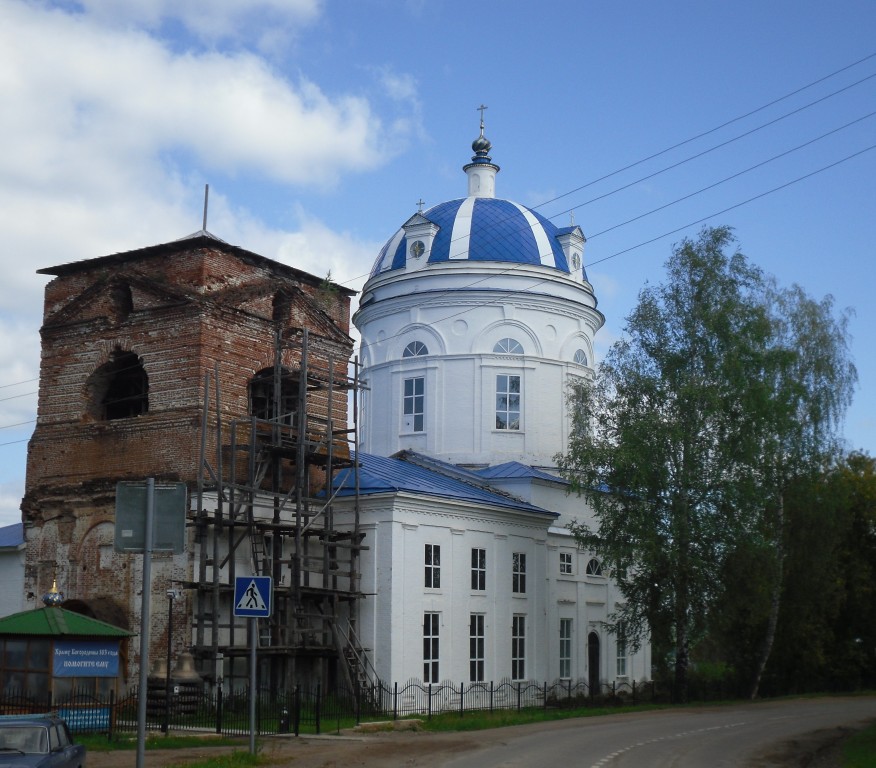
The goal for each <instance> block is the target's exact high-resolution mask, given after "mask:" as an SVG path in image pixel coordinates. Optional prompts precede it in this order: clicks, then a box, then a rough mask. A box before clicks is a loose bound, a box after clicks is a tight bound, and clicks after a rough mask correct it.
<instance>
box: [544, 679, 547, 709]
mask: <svg viewBox="0 0 876 768" xmlns="http://www.w3.org/2000/svg"><path fill="white" fill-rule="evenodd" d="M544 708H545V709H547V680H545V681H544Z"/></svg>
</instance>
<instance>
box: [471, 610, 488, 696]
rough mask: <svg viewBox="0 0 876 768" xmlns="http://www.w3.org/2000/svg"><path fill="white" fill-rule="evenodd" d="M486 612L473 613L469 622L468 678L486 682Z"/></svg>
mask: <svg viewBox="0 0 876 768" xmlns="http://www.w3.org/2000/svg"><path fill="white" fill-rule="evenodd" d="M484 648H485V643H484V614H482V613H473V614H471V615H470V616H469V623H468V658H469V661H468V679H469V682H472V683H482V682H484Z"/></svg>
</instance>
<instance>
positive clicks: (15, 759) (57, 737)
mask: <svg viewBox="0 0 876 768" xmlns="http://www.w3.org/2000/svg"><path fill="white" fill-rule="evenodd" d="M84 766H85V747H83V746H82V745H80V744H74V743H73V739H72V738H71V737H70V730H69V729H68V728H67V723H65V722H64V721H63V720H62V719H61V718H60V717H51V716H39V717H37V716H34V717H27V716H24V715H22V716H21V717H18V716H14V717H9V716H6V717H0V768H37V767H38V768H84Z"/></svg>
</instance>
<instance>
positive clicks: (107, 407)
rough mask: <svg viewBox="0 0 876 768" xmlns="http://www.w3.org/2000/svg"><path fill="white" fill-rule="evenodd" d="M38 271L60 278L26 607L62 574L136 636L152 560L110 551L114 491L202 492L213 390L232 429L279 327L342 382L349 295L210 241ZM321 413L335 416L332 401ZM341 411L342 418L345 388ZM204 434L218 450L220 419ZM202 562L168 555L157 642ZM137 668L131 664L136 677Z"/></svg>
mask: <svg viewBox="0 0 876 768" xmlns="http://www.w3.org/2000/svg"><path fill="white" fill-rule="evenodd" d="M40 272H41V273H44V274H49V275H53V276H54V279H53V280H52V281H51V282H50V283H49V284H48V285H47V287H46V291H45V308H44V316H43V326H42V328H41V331H40V333H41V337H42V360H41V369H40V387H39V405H38V418H37V426H36V429H35V430H34V434H33V437H32V439H31V441H30V444H29V446H28V460H27V481H26V489H25V496H24V499H23V501H22V514H23V519H24V522H25V530H26V541H27V559H26V571H25V589H26V595H27V599H28V601H29V604H30V605H35V603H36V601H38V600H39V597H40V595H42V594H43V593H44V592H46V591H47V590H48V589H49V588H50V587H51V584H52V580H53V579H57V581H58V586H59V588H60V589H61V590H62V591H64V592H65V593H66V595H67V598H68V600H70V601H75V602H76V604H77V606H78V607H79V608H80V609H81V610H83V612H89V613H91V614H92V615H94V616H96V617H97V618H104V619H106V620H112V621H113V623H117V624H118V623H120V621H121V620H122V619H121V618H120V617H123V618H124V620H125V621H126V626H127V627H128V628H130V629H131V630H133V631H135V632H139V631H140V627H139V604H140V597H139V590H140V589H141V586H142V557H140V556H133V555H126V554H119V553H116V552H115V551H114V550H113V531H114V517H115V515H114V512H115V507H114V503H115V501H114V500H115V486H116V483H117V482H118V481H120V480H142V479H145V478H147V477H154V478H156V479H157V480H159V481H162V480H164V481H181V482H185V483H186V484H187V485H188V486H189V488H190V489H191V490H192V491H193V490H194V489H195V487H196V485H197V481H198V476H199V472H201V465H200V449H201V439H202V438H201V432H202V430H201V426H202V421H203V417H204V406H203V404H204V393H205V382H206V381H207V379H208V378H209V382H210V384H209V386H210V390H211V394H210V398H209V408H208V412H207V420H208V424H209V425H212V424H213V423H215V421H216V419H217V399H218V410H219V414H218V415H221V419H222V420H232V419H245V418H248V416H249V410H250V402H249V400H250V393H249V384H250V381H251V380H252V378H253V376H254V375H255V374H256V373H257V372H258V371H260V370H263V369H266V368H269V367H271V366H273V365H274V348H275V345H274V342H275V337H276V333H277V332H278V330H279V332H280V334H281V336H282V337H283V338H295V337H296V336H298V335H300V334H301V333H302V332H303V330H304V329H307V330H308V333H309V347H308V348H309V350H310V351H309V354H310V366H311V368H312V369H313V370H314V371H317V372H320V371H321V372H322V375H325V376H326V377H328V376H329V361H330V360H331V361H333V365H334V371H335V373H341V374H342V375H345V374H346V366H347V363H348V360H349V358H350V354H351V350H352V341H351V339H350V337H349V335H348V333H349V313H350V296H351V295H352V292H351V291H349V290H347V289H344V288H342V287H340V286H337V285H334V284H329V283H327V282H326V281H325V280H322V279H321V278H318V277H315V276H313V275H309V274H307V273H304V272H301V271H300V270H296V269H294V268H292V267H289V266H286V265H283V264H280V263H278V262H275V261H272V260H269V259H266V258H264V257H262V256H259V255H257V254H254V253H251V252H249V251H245V250H243V249H241V248H237V247H234V246H230V245H228V244H226V243H224V242H222V241H220V240H217V239H216V238H213V237H212V236H209V235H207V234H206V233H201V234H199V235H198V236H195V237H192V238H188V239H185V240H181V241H176V242H173V243H169V244H165V245H159V246H154V247H150V248H144V249H141V250H137V251H131V252H128V253H122V254H117V255H112V256H105V257H101V258H96V259H92V260H88V261H82V262H76V263H71V264H64V265H61V266H57V267H52V268H47V269H43V270H40ZM297 354H298V353H297V352H296V351H295V347H294V345H285V346H284V349H283V358H282V364H283V366H284V367H285V368H287V369H289V370H290V371H295V370H297V368H298V366H299V364H300V361H299V360H298V359H297ZM216 393H219V398H217V397H216ZM312 407H313V408H314V409H315V412H317V413H318V414H319V415H322V416H325V415H326V414H327V412H328V400H327V398H326V397H325V396H322V399H321V400H320V399H316V400H315V401H314V404H313V406H312ZM331 408H332V414H333V418H334V420H335V421H336V422H337V423H342V424H343V423H345V422H346V414H347V393H346V391H338V392H337V393H336V394H335V395H334V396H333V401H332V404H331ZM206 441H207V446H206V452H207V455H214V454H215V453H216V444H215V441H216V436H215V433H214V430H213V429H212V426H211V428H209V429H207V430H206ZM190 538H191V536H190ZM192 557H193V556H192V554H191V553H190V552H189V553H186V554H182V555H175V556H171V555H159V556H156V558H155V562H154V565H153V577H154V578H153V585H152V595H153V606H155V607H154V608H153V611H152V617H153V622H152V627H151V637H152V638H153V643H157V644H158V647H160V646H161V645H162V644H163V643H164V642H165V641H164V639H163V638H164V637H165V636H166V621H167V613H166V606H167V602H166V598H165V591H166V589H168V588H170V587H171V585H172V584H173V583H174V582H182V581H191V580H192V579H193V578H196V577H197V574H196V572H195V571H194V568H193V562H192ZM189 602H190V599H189V598H181V599H180V600H179V601H178V602H177V604H176V606H175V611H177V612H178V613H179V614H180V615H183V614H188V615H191V605H190V604H189ZM112 617H115V618H114V619H113V618H112ZM174 645H175V648H174V650H175V652H176V651H179V650H188V647H189V646H190V645H191V622H190V621H180V622H179V630H178V632H175V638H174ZM165 647H166V646H165ZM153 655H154V654H153ZM132 656H133V654H132ZM137 663H138V659H136V658H132V659H131V664H132V668H134V667H135V666H136V664H137Z"/></svg>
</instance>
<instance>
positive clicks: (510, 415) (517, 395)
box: [496, 373, 523, 429]
mask: <svg viewBox="0 0 876 768" xmlns="http://www.w3.org/2000/svg"><path fill="white" fill-rule="evenodd" d="M522 394H523V393H522V392H521V389H520V376H516V375H511V374H506V373H500V374H499V375H497V376H496V429H520V403H521V396H522Z"/></svg>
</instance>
